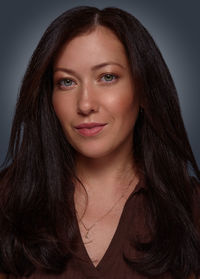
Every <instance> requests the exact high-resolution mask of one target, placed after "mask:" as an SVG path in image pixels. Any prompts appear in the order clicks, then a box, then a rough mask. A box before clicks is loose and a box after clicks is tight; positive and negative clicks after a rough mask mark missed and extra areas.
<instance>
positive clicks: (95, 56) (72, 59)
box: [55, 26, 128, 66]
mask: <svg viewBox="0 0 200 279" xmlns="http://www.w3.org/2000/svg"><path fill="white" fill-rule="evenodd" d="M108 60H109V61H114V62H118V63H123V64H128V61H127V56H126V52H125V48H124V46H123V44H122V43H121V41H120V40H119V39H118V37H117V36H116V35H115V33H114V32H113V31H112V30H110V29H109V28H106V27H104V26H97V27H96V28H95V29H94V30H92V31H91V32H89V33H84V34H81V35H78V36H76V37H75V38H73V39H72V40H70V41H69V42H67V43H65V44H64V45H63V47H62V48H61V50H60V51H59V53H58V55H57V58H56V60H55V66H65V65H64V64H67V65H68V66H72V65H76V64H77V65H78V64H79V65H80V64H88V66H89V65H90V64H94V63H104V62H106V61H108Z"/></svg>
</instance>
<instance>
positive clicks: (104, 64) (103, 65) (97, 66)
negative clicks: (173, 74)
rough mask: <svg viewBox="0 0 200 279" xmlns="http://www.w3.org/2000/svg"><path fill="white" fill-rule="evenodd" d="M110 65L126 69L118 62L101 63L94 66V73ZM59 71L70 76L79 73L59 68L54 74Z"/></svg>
mask: <svg viewBox="0 0 200 279" xmlns="http://www.w3.org/2000/svg"><path fill="white" fill-rule="evenodd" d="M108 65H117V66H119V67H121V68H123V69H125V67H124V66H122V65H121V64H119V63H117V62H105V63H101V64H97V65H94V66H93V67H92V71H96V70H98V69H100V68H103V67H105V66H108ZM58 71H62V72H66V73H70V74H72V75H77V73H76V72H75V71H73V70H71V69H67V68H59V67H58V68H55V70H54V73H55V72H58Z"/></svg>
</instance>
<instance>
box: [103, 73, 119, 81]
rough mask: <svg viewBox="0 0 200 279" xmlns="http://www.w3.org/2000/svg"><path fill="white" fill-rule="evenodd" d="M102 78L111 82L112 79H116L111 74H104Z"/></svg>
mask: <svg viewBox="0 0 200 279" xmlns="http://www.w3.org/2000/svg"><path fill="white" fill-rule="evenodd" d="M103 78H104V80H105V81H113V79H116V76H115V75H113V74H105V75H104V76H103Z"/></svg>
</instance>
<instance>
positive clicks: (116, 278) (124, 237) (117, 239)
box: [8, 179, 200, 279]
mask: <svg viewBox="0 0 200 279" xmlns="http://www.w3.org/2000/svg"><path fill="white" fill-rule="evenodd" d="M146 191H147V187H146V183H145V181H144V179H142V180H140V181H139V182H138V184H137V185H136V187H135V189H134V191H133V192H132V193H131V194H130V196H129V198H128V199H127V201H126V203H125V206H124V209H123V212H122V214H121V217H120V220H119V223H118V226H117V229H116V231H115V234H114V236H113V238H112V240H111V243H110V245H109V247H108V249H107V250H106V252H105V254H104V256H103V258H102V259H101V261H100V262H99V264H98V265H97V266H96V267H95V266H94V265H93V263H92V261H91V259H90V257H89V255H88V253H87V250H86V248H85V246H84V244H83V241H82V238H81V234H80V230H79V227H78V222H77V220H76V225H77V227H78V232H79V233H78V242H79V244H80V245H79V248H78V250H77V252H76V255H75V256H73V257H72V258H71V260H70V261H69V263H68V264H67V267H66V270H65V272H63V273H62V274H60V275H50V274H44V273H42V272H36V273H35V274H33V275H32V276H30V277H29V278H30V279H47V278H48V279H64V278H65V279H85V278H87V279H89V278H98V279H131V278H133V279H147V278H148V277H146V276H143V275H141V274H138V273H137V272H135V271H133V270H132V269H131V268H130V267H129V265H128V264H127V263H126V262H125V260H124V256H126V257H128V258H130V259H131V258H133V257H134V256H136V255H137V253H136V251H134V249H133V248H132V247H131V246H130V244H129V239H130V238H132V237H133V236H137V237H138V238H140V239H141V240H144V241H145V240H148V239H149V237H150V236H151V232H150V231H151V230H150V227H151V226H150V223H151V219H150V217H149V216H148V213H147V212H148V211H146V210H145V208H146V207H145V205H146V204H147V203H146V196H145V192H146ZM196 194H197V195H198V198H197V200H196V201H198V202H199V203H196V204H195V209H194V217H195V218H198V220H197V226H198V229H199V231H200V218H199V216H200V189H198V192H197V193H196ZM8 278H9V279H14V278H15V277H13V276H11V275H10V276H9V277H8ZM18 278H19V277H18ZM22 278H23V279H25V278H27V277H22ZM22 278H21V279H22ZM161 278H162V279H173V277H172V276H171V275H170V273H166V274H163V275H162V276H160V277H159V279H161ZM156 279H158V277H156Z"/></svg>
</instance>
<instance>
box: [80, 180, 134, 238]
mask: <svg viewBox="0 0 200 279" xmlns="http://www.w3.org/2000/svg"><path fill="white" fill-rule="evenodd" d="M135 178H136V176H134V178H133V179H132V180H131V181H130V182H129V184H128V186H127V188H126V190H125V191H124V193H123V194H122V195H121V196H120V198H119V199H118V200H117V201H116V202H115V203H114V205H113V206H112V207H111V208H110V209H109V210H108V211H107V212H106V214H104V215H103V216H101V217H100V218H99V219H97V221H96V222H95V223H94V224H92V225H91V226H90V227H89V228H87V227H86V226H85V224H84V223H83V221H82V219H81V218H80V217H79V216H78V212H77V211H76V213H77V216H78V219H79V222H80V223H81V224H82V225H83V227H84V229H85V230H86V233H85V235H84V237H85V238H86V239H89V236H88V234H89V233H90V231H91V229H92V228H94V226H95V225H96V224H97V223H99V222H100V221H101V220H102V219H103V218H105V217H106V216H107V215H108V214H109V213H110V212H111V211H112V210H113V208H114V207H115V206H116V205H117V203H118V202H119V201H120V200H121V199H122V198H123V197H124V196H125V194H126V192H127V191H128V189H129V186H130V185H131V183H132V182H133V181H134V179H135ZM91 242H92V241H91Z"/></svg>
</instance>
